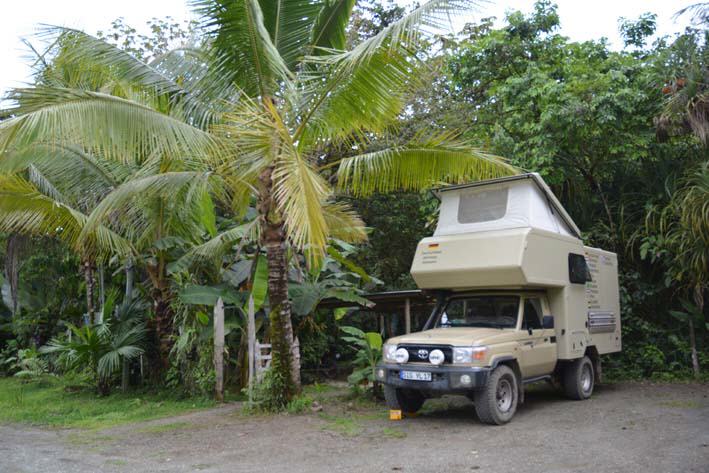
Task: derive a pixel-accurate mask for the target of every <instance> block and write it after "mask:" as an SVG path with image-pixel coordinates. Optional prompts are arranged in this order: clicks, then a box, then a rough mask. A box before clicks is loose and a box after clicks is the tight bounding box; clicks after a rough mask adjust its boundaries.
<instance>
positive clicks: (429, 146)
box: [338, 133, 518, 196]
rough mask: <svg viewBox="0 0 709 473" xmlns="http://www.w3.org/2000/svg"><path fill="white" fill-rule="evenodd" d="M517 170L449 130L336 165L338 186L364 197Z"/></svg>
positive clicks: (505, 173) (497, 175)
mask: <svg viewBox="0 0 709 473" xmlns="http://www.w3.org/2000/svg"><path fill="white" fill-rule="evenodd" d="M517 173H518V170H517V169H516V168H514V167H513V166H511V165H510V164H508V163H507V162H505V160H504V159H503V158H500V157H498V156H493V155H490V154H487V153H484V152H482V151H480V150H479V149H476V148H474V147H473V146H471V145H469V144H468V143H465V142H461V141H457V140H456V139H455V135H454V134H452V133H442V134H439V135H435V136H432V137H428V138H427V137H425V136H418V137H416V139H414V140H413V141H412V142H411V143H409V144H407V145H406V146H399V147H393V148H388V149H384V150H381V151H374V152H371V153H366V154H362V155H359V156H352V157H349V158H345V159H343V160H342V161H341V162H340V165H339V168H338V186H339V187H340V188H341V189H343V190H347V191H349V192H351V193H353V194H354V195H357V196H366V195H371V194H373V193H375V192H394V191H417V190H421V189H426V188H430V187H432V186H434V185H437V184H440V183H463V182H468V181H475V180H480V179H491V178H495V177H500V176H505V175H511V174H517Z"/></svg>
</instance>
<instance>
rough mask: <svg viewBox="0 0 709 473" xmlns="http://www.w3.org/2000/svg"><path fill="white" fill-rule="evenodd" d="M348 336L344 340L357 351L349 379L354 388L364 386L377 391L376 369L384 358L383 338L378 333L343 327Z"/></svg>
mask: <svg viewBox="0 0 709 473" xmlns="http://www.w3.org/2000/svg"><path fill="white" fill-rule="evenodd" d="M340 330H342V331H343V332H345V333H346V334H347V336H344V337H342V339H343V340H344V341H346V342H348V343H350V345H351V347H352V348H353V349H354V350H355V352H356V353H355V358H354V361H353V365H354V371H353V372H352V374H351V375H350V376H349V377H348V378H347V381H348V382H349V383H350V385H352V386H353V387H355V388H357V387H361V386H364V388H365V389H373V390H376V386H375V384H376V383H375V379H376V378H375V375H374V369H375V367H376V366H377V363H379V361H380V360H381V358H382V343H383V342H382V336H381V335H380V334H378V333H376V332H363V331H362V330H360V329H358V328H357V327H349V326H343V327H340Z"/></svg>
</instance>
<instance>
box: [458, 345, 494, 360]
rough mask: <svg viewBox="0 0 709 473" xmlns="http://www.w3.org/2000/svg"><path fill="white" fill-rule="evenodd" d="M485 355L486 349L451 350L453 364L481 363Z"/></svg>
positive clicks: (464, 348)
mask: <svg viewBox="0 0 709 473" xmlns="http://www.w3.org/2000/svg"><path fill="white" fill-rule="evenodd" d="M486 354H487V347H457V348H453V363H473V362H475V361H482V360H484V359H485V355H486Z"/></svg>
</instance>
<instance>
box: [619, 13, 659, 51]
mask: <svg viewBox="0 0 709 473" xmlns="http://www.w3.org/2000/svg"><path fill="white" fill-rule="evenodd" d="M618 24H619V29H620V34H621V36H622V37H623V41H624V42H625V46H626V47H628V46H635V47H636V48H642V47H643V46H645V40H646V39H647V38H648V37H650V36H652V35H653V34H655V29H657V15H655V14H654V13H643V14H642V15H640V17H639V18H638V19H637V20H635V21H633V20H628V19H626V18H620V19H619V20H618Z"/></svg>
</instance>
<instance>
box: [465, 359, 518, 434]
mask: <svg viewBox="0 0 709 473" xmlns="http://www.w3.org/2000/svg"><path fill="white" fill-rule="evenodd" d="M518 397H519V390H518V388H517V377H516V376H515V373H514V371H512V369H511V368H510V367H509V366H506V365H500V366H498V367H497V368H495V371H493V372H492V374H491V375H490V378H489V379H488V381H487V384H486V385H485V387H483V389H481V390H480V391H475V393H474V394H473V402H474V403H475V412H476V413H477V414H478V418H479V419H480V421H481V422H484V423H486V424H494V425H502V424H506V423H507V422H509V421H510V419H512V416H514V415H515V411H517V400H518Z"/></svg>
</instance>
